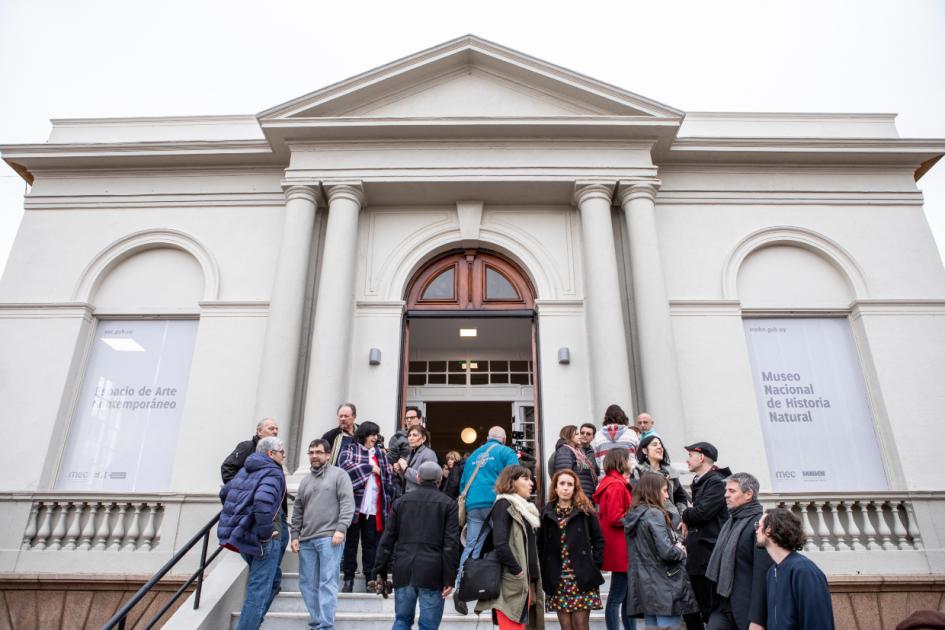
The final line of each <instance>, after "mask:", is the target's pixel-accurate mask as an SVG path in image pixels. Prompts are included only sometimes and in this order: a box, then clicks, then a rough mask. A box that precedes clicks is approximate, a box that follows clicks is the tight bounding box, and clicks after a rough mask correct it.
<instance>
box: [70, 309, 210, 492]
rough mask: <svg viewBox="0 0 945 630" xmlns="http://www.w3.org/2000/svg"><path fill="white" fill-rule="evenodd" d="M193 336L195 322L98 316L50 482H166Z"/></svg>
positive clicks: (161, 486)
mask: <svg viewBox="0 0 945 630" xmlns="http://www.w3.org/2000/svg"><path fill="white" fill-rule="evenodd" d="M196 337H197V322H196V321H187V320H164V321H143V320H126V321H100V322H99V323H98V326H97V329H96V331H95V340H94V342H93V344H92V348H91V355H90V357H89V362H88V367H87V368H86V372H85V379H84V381H83V383H82V390H81V392H80V394H79V399H78V402H77V403H76V408H75V412H74V413H73V417H72V425H71V426H70V427H69V440H68V442H67V443H66V450H65V453H64V455H63V462H62V465H61V466H60V468H59V479H58V480H57V483H56V487H57V488H58V489H60V490H96V491H105V492H135V491H137V492H153V491H161V490H167V489H168V488H169V486H170V480H171V471H172V470H173V467H174V454H175V451H176V450H177V435H178V432H179V429H180V420H181V415H182V413H183V407H184V401H185V400H186V395H187V380H188V377H189V375H190V363H191V360H192V358H193V353H194V341H195V340H196Z"/></svg>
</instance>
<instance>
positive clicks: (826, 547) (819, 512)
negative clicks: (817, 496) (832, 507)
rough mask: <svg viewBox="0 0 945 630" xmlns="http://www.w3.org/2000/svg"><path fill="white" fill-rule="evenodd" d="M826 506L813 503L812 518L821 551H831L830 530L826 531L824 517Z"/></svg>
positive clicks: (818, 502)
mask: <svg viewBox="0 0 945 630" xmlns="http://www.w3.org/2000/svg"><path fill="white" fill-rule="evenodd" d="M825 509H826V505H825V504H824V503H821V502H820V501H817V502H815V503H814V518H815V519H816V521H817V538H818V540H819V541H820V550H821V551H833V545H831V544H830V530H829V529H827V519H826V517H825V516H824V510H825Z"/></svg>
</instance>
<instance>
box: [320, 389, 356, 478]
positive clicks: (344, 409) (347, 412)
mask: <svg viewBox="0 0 945 630" xmlns="http://www.w3.org/2000/svg"><path fill="white" fill-rule="evenodd" d="M357 419H358V408H357V407H355V406H354V403H350V402H346V403H341V404H340V405H338V426H337V427H335V428H334V429H331V430H329V431H326V432H325V435H323V436H322V439H323V440H325V441H327V442H328V443H329V444H331V457H329V458H328V463H329V464H331V465H332V466H337V465H338V458H339V457H341V451H342V450H343V449H344V447H345V446H347V445H348V444H350V443H351V442H352V441H353V440H354V432H355V431H357V430H358V424H357Z"/></svg>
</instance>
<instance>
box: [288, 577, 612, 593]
mask: <svg viewBox="0 0 945 630" xmlns="http://www.w3.org/2000/svg"><path fill="white" fill-rule="evenodd" d="M338 588H341V579H339V580H338ZM298 590H299V574H298V573H297V572H296V573H292V572H286V571H283V573H282V592H283V593H291V592H297V591H298ZM609 590H610V573H604V583H603V584H602V585H601V587H600V593H601V595H604V594H606V593H607V592H608V591H609ZM366 591H367V586H366V584H365V581H364V576H363V575H356V576H355V578H354V592H355V593H365V592H366ZM344 594H345V593H341V595H344ZM378 598H380V596H378Z"/></svg>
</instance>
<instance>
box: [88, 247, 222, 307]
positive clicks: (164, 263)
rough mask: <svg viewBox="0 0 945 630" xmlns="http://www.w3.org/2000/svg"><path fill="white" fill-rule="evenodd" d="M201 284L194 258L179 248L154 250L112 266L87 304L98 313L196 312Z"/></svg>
mask: <svg viewBox="0 0 945 630" xmlns="http://www.w3.org/2000/svg"><path fill="white" fill-rule="evenodd" d="M203 284H204V279H203V271H202V270H201V268H200V263H198V262H197V259H195V258H194V257H193V256H191V255H190V254H189V253H188V252H185V251H183V250H180V249H176V248H172V247H156V248H152V249H145V250H142V251H138V252H136V253H134V254H131V255H130V256H127V257H125V258H123V259H122V260H121V261H120V262H118V263H117V264H115V265H114V266H113V267H112V268H111V269H110V270H109V271H108V272H107V274H106V275H105V277H103V278H102V279H101V281H100V282H99V283H98V287H97V288H96V290H95V293H94V294H93V295H92V299H91V302H92V304H94V305H95V308H96V310H97V311H99V312H110V311H123V310H128V309H129V308H134V309H137V310H149V311H154V312H161V311H167V310H181V309H186V310H193V311H196V310H197V309H198V308H199V306H198V302H199V301H200V299H201V297H202V295H203V289H204V287H203Z"/></svg>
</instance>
